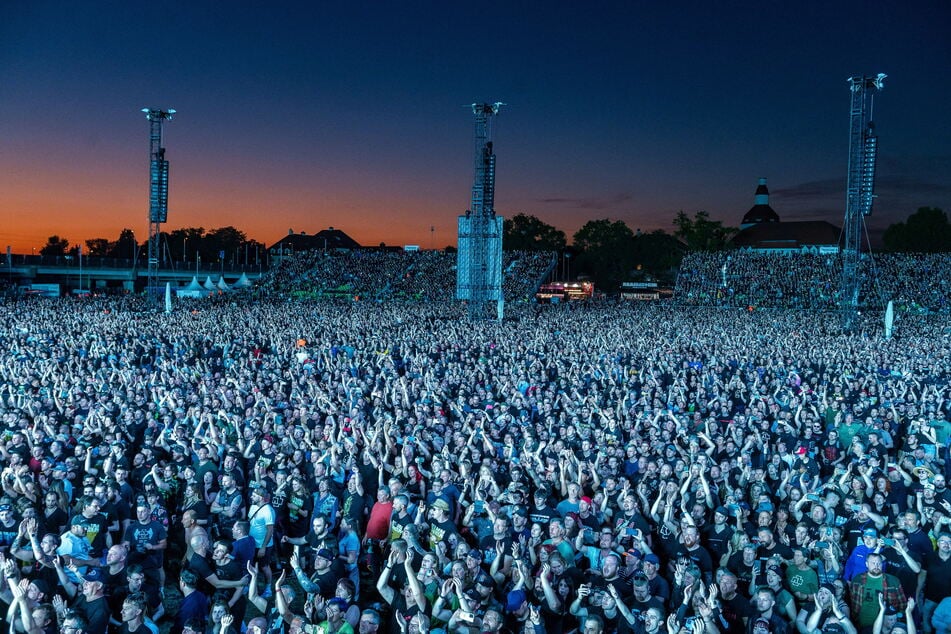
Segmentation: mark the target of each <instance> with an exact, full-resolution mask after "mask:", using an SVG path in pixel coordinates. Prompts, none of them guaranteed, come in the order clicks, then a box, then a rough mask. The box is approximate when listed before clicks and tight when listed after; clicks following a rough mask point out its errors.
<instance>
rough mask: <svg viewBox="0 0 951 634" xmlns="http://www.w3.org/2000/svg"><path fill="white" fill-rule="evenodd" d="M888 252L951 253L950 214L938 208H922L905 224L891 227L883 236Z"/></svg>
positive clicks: (901, 223) (900, 223) (896, 224)
mask: <svg viewBox="0 0 951 634" xmlns="http://www.w3.org/2000/svg"><path fill="white" fill-rule="evenodd" d="M882 242H884V245H885V250H886V251H905V252H915V253H941V252H945V251H951V225H949V224H948V214H946V213H945V212H943V211H941V210H940V209H938V208H937V207H920V208H919V209H918V211H916V212H915V213H913V214H912V215H910V216H908V219H907V220H906V221H905V222H896V223H895V224H893V225H890V226H889V227H888V229H886V230H885V233H884V234H883V235H882Z"/></svg>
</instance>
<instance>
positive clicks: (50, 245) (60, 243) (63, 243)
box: [40, 235, 69, 255]
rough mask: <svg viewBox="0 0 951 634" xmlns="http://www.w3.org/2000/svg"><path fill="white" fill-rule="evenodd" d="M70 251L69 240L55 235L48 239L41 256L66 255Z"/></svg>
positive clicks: (41, 250)
mask: <svg viewBox="0 0 951 634" xmlns="http://www.w3.org/2000/svg"><path fill="white" fill-rule="evenodd" d="M68 250H69V240H67V239H66V238H60V237H59V236H56V235H53V236H50V237H49V238H47V239H46V244H45V245H43V247H42V248H41V249H40V255H66V252H67V251H68Z"/></svg>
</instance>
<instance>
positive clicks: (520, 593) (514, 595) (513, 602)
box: [505, 590, 528, 612]
mask: <svg viewBox="0 0 951 634" xmlns="http://www.w3.org/2000/svg"><path fill="white" fill-rule="evenodd" d="M527 600H528V597H527V596H526V595H525V591H524V590H512V591H511V592H509V593H508V595H507V596H506V597H505V611H506V612H517V611H518V610H519V609H520V608H521V607H522V606H523V605H525V601H527Z"/></svg>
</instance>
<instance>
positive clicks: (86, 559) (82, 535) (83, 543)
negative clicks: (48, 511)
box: [56, 515, 99, 583]
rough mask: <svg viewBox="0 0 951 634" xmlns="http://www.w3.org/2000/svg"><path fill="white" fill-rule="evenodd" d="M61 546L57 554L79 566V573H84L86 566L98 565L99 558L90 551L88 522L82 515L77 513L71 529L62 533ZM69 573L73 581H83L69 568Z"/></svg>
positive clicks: (71, 522)
mask: <svg viewBox="0 0 951 634" xmlns="http://www.w3.org/2000/svg"><path fill="white" fill-rule="evenodd" d="M59 541H60V544H59V548H57V549H56V554H57V555H60V556H61V557H63V558H64V559H65V560H66V563H67V564H75V565H76V566H78V567H79V571H78V575H82V573H83V572H84V571H85V569H86V566H97V565H99V560H98V559H96V558H95V557H93V556H92V554H91V553H90V550H91V546H90V545H89V542H88V541H87V540H86V522H85V520H84V519H83V517H82V515H76V516H75V517H73V519H72V520H71V521H70V523H69V530H68V531H66V532H65V533H63V534H62V535H60V538H59ZM68 575H69V578H70V580H71V581H72V582H73V583H81V579H80V578H79V576H77V573H74V572H73V571H72V569H69V571H68Z"/></svg>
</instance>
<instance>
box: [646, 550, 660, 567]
mask: <svg viewBox="0 0 951 634" xmlns="http://www.w3.org/2000/svg"><path fill="white" fill-rule="evenodd" d="M644 561H646V562H647V563H649V564H654V565H655V566H659V565H660V557H658V556H657V555H655V554H654V553H648V554H647V555H644Z"/></svg>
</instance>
